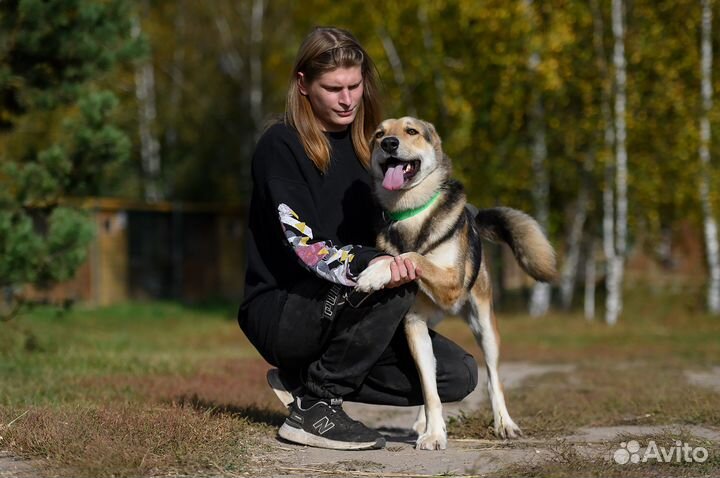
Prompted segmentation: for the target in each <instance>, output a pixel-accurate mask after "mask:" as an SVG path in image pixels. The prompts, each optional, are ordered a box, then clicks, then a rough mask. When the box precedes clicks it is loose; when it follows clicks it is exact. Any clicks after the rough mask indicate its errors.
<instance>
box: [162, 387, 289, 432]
mask: <svg viewBox="0 0 720 478" xmlns="http://www.w3.org/2000/svg"><path fill="white" fill-rule="evenodd" d="M175 403H177V404H178V405H181V406H185V407H190V408H193V409H194V410H197V411H199V412H203V413H208V414H210V415H212V416H223V415H230V416H233V417H240V418H244V419H245V420H247V421H248V422H250V423H256V424H258V425H267V426H270V427H274V428H277V427H279V426H280V425H282V424H283V422H284V421H285V418H286V416H285V414H283V413H280V412H277V411H275V410H272V409H270V408H266V407H259V406H257V405H254V404H253V405H246V406H237V405H231V404H223V403H218V402H215V401H212V400H206V399H203V398H200V397H198V396H197V395H181V396H180V397H178V398H177V399H176V400H175Z"/></svg>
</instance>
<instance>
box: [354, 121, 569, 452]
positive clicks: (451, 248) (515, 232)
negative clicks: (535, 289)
mask: <svg viewBox="0 0 720 478" xmlns="http://www.w3.org/2000/svg"><path fill="white" fill-rule="evenodd" d="M371 146H372V176H373V180H374V186H375V195H376V197H377V198H378V200H379V202H380V205H381V206H382V207H383V208H384V210H385V214H386V216H387V217H388V221H387V223H386V224H385V226H384V228H383V229H382V231H381V232H380V233H379V235H378V238H377V246H378V248H380V249H381V250H383V251H385V252H387V253H388V254H392V255H400V254H401V255H402V256H403V257H406V258H408V259H410V260H411V261H412V262H413V263H414V264H415V266H416V267H417V268H418V269H420V271H421V277H420V279H419V280H418V282H419V286H420V290H421V293H419V294H418V296H417V299H416V301H415V304H414V305H413V306H412V307H411V309H410V311H409V312H408V314H407V315H406V317H405V322H404V323H405V333H406V335H407V339H408V343H409V345H410V350H411V353H412V354H413V358H414V359H415V363H416V365H417V368H418V372H419V375H420V380H421V382H422V389H423V397H424V401H425V406H424V407H423V408H422V409H421V410H420V414H419V415H418V419H417V421H416V422H415V425H414V426H413V428H414V429H415V430H416V431H417V432H418V435H419V437H418V439H417V444H416V446H417V448H418V449H425V450H437V449H445V448H446V447H447V433H446V431H445V421H444V419H443V416H442V404H441V403H440V398H439V396H438V392H437V383H436V368H435V366H436V363H435V356H434V354H433V349H432V343H431V341H430V336H429V334H428V325H430V326H433V325H435V324H437V323H438V322H439V321H440V320H442V319H443V318H444V316H445V314H446V313H448V312H449V313H454V314H460V315H462V316H463V317H464V318H465V320H466V321H467V323H468V324H469V325H470V328H471V329H472V332H473V334H474V335H475V339H476V340H477V342H478V344H479V345H480V347H481V348H482V351H483V354H484V356H485V365H486V368H487V376H488V391H489V394H490V401H491V403H492V410H493V417H494V429H495V433H496V435H497V436H499V437H501V438H514V437H517V436H519V435H521V431H520V428H519V427H518V426H517V425H516V424H515V422H513V420H512V418H510V414H509V413H508V410H507V407H506V405H505V397H504V394H503V389H502V385H501V383H500V378H499V377H498V352H499V344H500V337H499V336H498V331H497V327H496V323H495V316H494V314H493V308H492V290H491V282H490V277H489V275H488V270H487V267H486V264H485V261H483V260H482V244H481V239H488V240H491V241H504V242H506V243H507V244H508V245H509V246H510V248H511V249H512V251H513V253H514V254H515V257H516V259H517V260H518V262H519V263H520V265H521V266H522V268H523V269H524V270H525V271H526V272H527V273H528V274H529V275H530V276H532V277H533V278H535V279H537V280H539V281H550V280H552V279H553V278H554V277H555V275H556V265H555V252H554V251H553V248H552V246H551V245H550V243H549V242H548V240H547V239H546V238H545V235H544V234H543V232H542V230H541V228H540V226H539V225H538V223H537V222H536V221H535V220H534V219H532V218H531V217H530V216H528V215H527V214H525V213H523V212H520V211H517V210H515V209H510V208H502V207H501V208H493V209H483V210H480V211H479V213H478V214H477V215H475V214H474V213H471V212H470V210H469V209H467V208H466V204H467V200H466V197H465V193H464V191H463V187H462V185H461V184H460V183H459V182H458V181H455V180H453V179H451V178H450V174H451V164H450V158H448V157H447V156H446V155H445V154H444V153H443V150H442V147H441V141H440V137H439V136H438V134H437V133H436V131H435V128H434V127H433V125H431V124H430V123H427V122H425V121H421V120H418V119H416V118H410V117H404V118H400V119H388V120H385V121H383V122H382V123H381V124H380V126H379V127H378V129H377V131H376V132H375V137H374V139H373V140H372V145H371ZM390 280H391V277H390V271H389V267H388V265H387V263H385V262H380V263H376V264H373V265H371V266H370V267H368V268H367V269H366V270H365V271H363V272H362V273H361V274H360V277H359V278H358V281H357V288H358V289H360V290H362V291H365V292H370V291H374V290H379V289H382V288H383V286H385V284H387V283H388V282H389V281H390Z"/></svg>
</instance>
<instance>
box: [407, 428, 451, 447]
mask: <svg viewBox="0 0 720 478" xmlns="http://www.w3.org/2000/svg"><path fill="white" fill-rule="evenodd" d="M415 448H416V449H418V450H445V449H446V448H447V434H446V433H445V432H435V433H428V432H425V433H423V434H422V435H420V436H419V437H418V439H417V442H415Z"/></svg>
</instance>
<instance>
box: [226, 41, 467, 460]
mask: <svg viewBox="0 0 720 478" xmlns="http://www.w3.org/2000/svg"><path fill="white" fill-rule="evenodd" d="M377 85H378V80H377V74H376V71H375V67H374V65H373V63H372V61H371V59H370V57H369V56H368V55H367V53H366V52H365V50H364V49H363V48H362V47H361V46H360V44H359V43H358V42H357V40H356V39H355V38H354V37H353V36H352V35H351V34H350V33H349V32H347V31H345V30H341V29H337V28H315V29H314V30H313V31H312V32H311V33H310V34H309V35H308V37H307V38H306V39H305V41H304V42H303V44H302V45H301V47H300V50H299V52H298V56H297V60H296V63H295V67H294V69H293V73H292V78H291V81H290V86H289V90H288V95H287V104H286V111H285V117H284V120H283V121H282V122H279V123H277V124H275V125H273V126H271V127H270V128H269V129H268V130H267V131H266V132H265V133H264V134H263V136H262V137H261V138H260V140H259V141H258V144H257V147H256V150H255V154H254V155H253V160H252V179H253V194H252V199H251V203H250V214H249V234H248V243H247V262H248V268H247V275H246V283H245V299H244V301H243V304H242V305H241V307H240V313H239V323H240V326H241V327H242V330H243V331H244V332H245V334H246V335H247V336H248V338H249V339H250V341H251V342H252V343H253V345H254V346H255V347H256V348H257V349H258V351H259V352H260V354H261V355H262V356H263V357H264V358H265V359H266V360H267V361H268V362H269V363H270V364H272V365H274V366H276V367H278V369H273V370H270V372H268V382H269V383H270V385H271V387H272V388H273V390H274V391H275V393H276V394H277V395H278V397H279V398H280V399H281V400H282V401H283V403H284V404H285V405H287V406H288V407H289V409H290V417H289V418H288V419H287V420H286V421H285V423H284V424H283V425H282V427H281V428H280V430H279V435H280V436H281V437H282V438H284V439H286V440H289V441H292V442H296V443H301V444H305V445H311V446H319V447H325V448H335V449H351V450H352V449H368V448H382V447H383V446H384V445H385V439H384V437H383V436H382V435H380V434H379V433H378V432H377V431H375V430H372V429H370V428H368V427H366V426H365V425H363V424H362V423H360V422H358V421H355V420H352V419H351V418H350V417H348V416H347V415H346V414H345V412H344V411H343V409H342V401H343V400H350V401H357V402H363V403H375V404H389V405H419V404H422V391H421V386H420V381H419V378H418V375H417V372H416V369H415V364H414V362H413V359H412V356H411V355H410V351H409V349H408V345H407V342H406V339H405V335H404V332H403V330H402V327H398V326H399V325H400V323H401V322H402V319H403V317H404V315H405V313H406V312H407V311H408V309H409V308H410V306H411V305H412V303H413V301H414V299H415V295H416V293H417V285H416V284H415V283H414V281H415V280H416V278H417V277H418V276H419V274H420V273H421V271H418V270H416V269H415V267H414V265H413V264H412V263H411V262H410V261H403V260H401V259H400V258H393V257H391V256H387V255H384V254H383V253H382V252H380V251H378V250H376V249H375V248H373V247H372V246H371V245H372V244H374V242H375V224H377V222H376V221H377V220H378V219H379V217H380V214H379V210H378V208H377V206H376V205H375V203H374V200H373V197H372V194H371V188H370V176H369V174H368V171H367V170H368V168H369V164H370V150H369V146H368V145H369V139H370V136H371V134H372V133H373V131H374V128H375V127H376V125H377V124H378V123H379V122H380V119H381V117H380V108H379V99H378V86H377ZM375 261H384V262H386V263H387V265H388V267H389V268H390V269H391V272H392V277H393V281H392V283H391V284H389V285H388V286H387V287H386V289H385V290H383V291H380V292H376V293H374V294H372V295H370V296H365V295H361V294H359V293H356V292H354V291H353V286H354V284H355V279H356V278H357V276H358V275H359V274H360V272H362V271H363V270H364V269H365V268H366V267H367V266H368V265H369V264H370V263H373V262H375ZM432 338H433V347H434V350H435V355H436V357H437V362H438V375H437V377H438V388H439V392H440V396H441V398H442V399H443V401H456V400H460V399H462V398H463V397H465V396H466V395H467V394H468V393H470V392H471V391H472V390H473V389H474V388H475V385H476V384H477V365H476V363H475V360H474V359H473V357H472V356H470V355H469V354H467V353H466V352H465V351H463V350H462V349H461V348H460V347H458V346H457V345H455V344H454V343H452V342H450V341H449V340H447V339H445V338H444V337H442V336H440V335H438V334H434V333H433V334H432Z"/></svg>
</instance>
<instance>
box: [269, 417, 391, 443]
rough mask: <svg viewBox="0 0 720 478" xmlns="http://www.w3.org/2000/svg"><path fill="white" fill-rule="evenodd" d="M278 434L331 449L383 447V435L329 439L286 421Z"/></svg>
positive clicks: (291, 440)
mask: <svg viewBox="0 0 720 478" xmlns="http://www.w3.org/2000/svg"><path fill="white" fill-rule="evenodd" d="M278 435H280V438H283V439H285V440H287V441H290V442H293V443H298V444H300V445H307V446H314V447H317V448H329V449H331V450H377V449H380V448H384V447H385V438H384V437H380V438H378V439H377V440H375V441H368V442H346V441H337V440H329V439H327V438H323V437H321V436H317V435H313V434H312V433H308V432H306V431H305V430H303V429H302V428H295V427H293V426H290V425H288V424H287V423H283V425H282V426H281V427H280V430H279V431H278Z"/></svg>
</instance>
